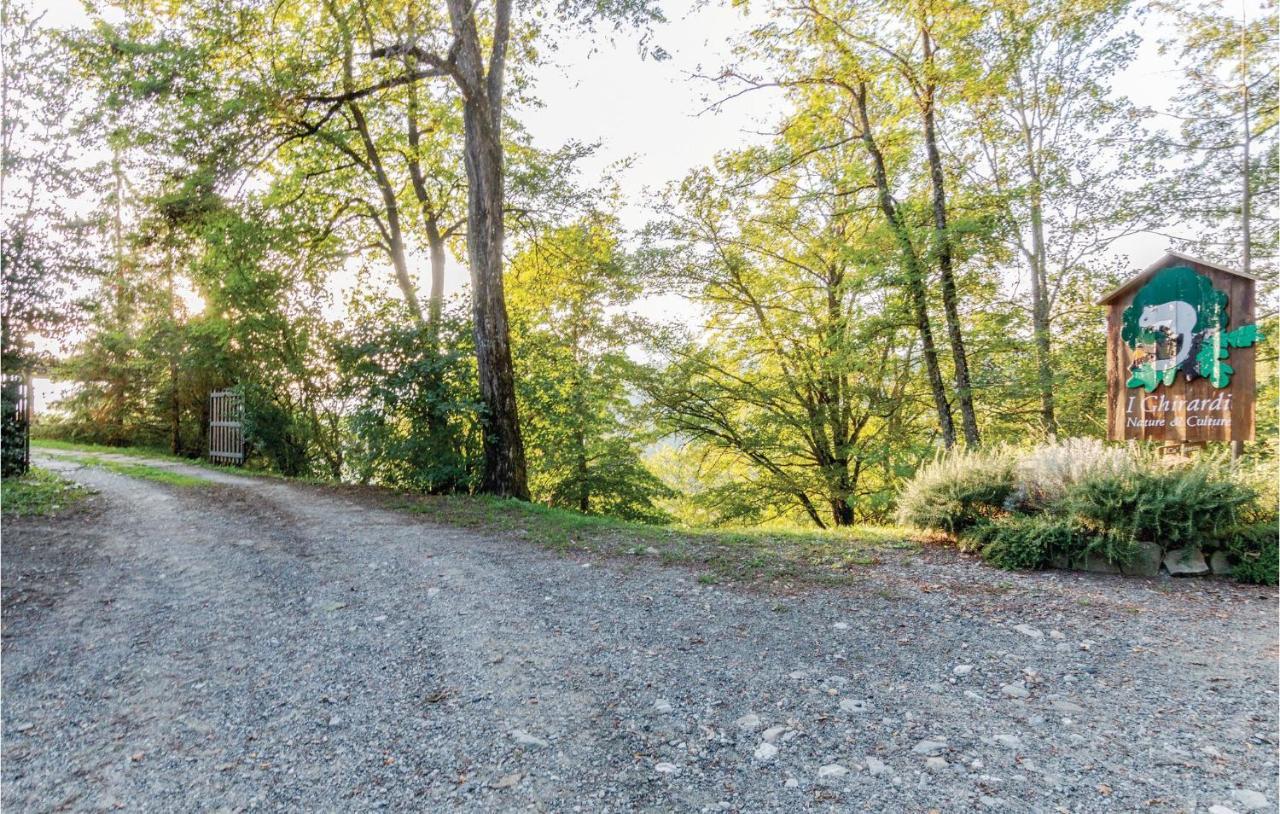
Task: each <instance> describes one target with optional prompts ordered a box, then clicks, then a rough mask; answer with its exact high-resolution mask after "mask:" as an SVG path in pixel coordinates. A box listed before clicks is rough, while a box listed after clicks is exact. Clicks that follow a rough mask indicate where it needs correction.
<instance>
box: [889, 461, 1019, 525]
mask: <svg viewBox="0 0 1280 814" xmlns="http://www.w3.org/2000/svg"><path fill="white" fill-rule="evenodd" d="M1013 467H1014V458H1013V456H1012V455H1011V454H1010V453H1009V451H1008V450H1005V449H996V450H981V451H976V452H975V451H956V452H953V453H951V454H950V455H945V456H940V457H939V458H937V459H936V460H934V461H933V462H932V463H929V464H926V465H924V466H922V467H921V468H920V469H919V470H918V471H917V472H916V475H915V477H914V478H912V479H911V482H910V483H908V484H907V486H906V488H905V489H903V490H902V492H901V494H899V496H898V519H899V521H900V522H902V523H905V524H908V525H912V526H917V527H920V528H926V529H933V530H936V531H943V532H946V533H947V534H950V535H952V536H959V535H961V534H964V533H965V532H966V531H968V530H969V529H972V528H974V527H976V526H979V525H981V524H985V523H988V522H989V521H991V520H993V519H994V518H997V517H1000V516H1002V515H1004V514H1007V513H1008V508H1007V505H1006V504H1007V502H1008V500H1009V497H1010V495H1011V494H1012V493H1013V489H1014V469H1013Z"/></svg>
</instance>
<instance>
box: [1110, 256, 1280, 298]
mask: <svg viewBox="0 0 1280 814" xmlns="http://www.w3.org/2000/svg"><path fill="white" fill-rule="evenodd" d="M1178 261H1182V262H1184V263H1195V264H1197V265H1201V266H1208V267H1209V268H1211V269H1215V270H1217V271H1222V272H1226V273H1227V274H1234V275H1235V276H1237V277H1243V278H1245V279H1246V280H1254V281H1257V280H1259V279H1260V278H1258V277H1254V276H1253V275H1252V274H1245V273H1244V272H1243V271H1237V270H1236V269H1233V268H1227V267H1226V266H1224V265H1222V264H1221V263H1215V262H1213V261H1212V260H1204V259H1202V258H1199V257H1192V256H1191V255H1189V254H1183V253H1182V252H1175V251H1173V250H1171V249H1170V250H1166V251H1165V253H1164V256H1163V257H1161V258H1160V259H1159V260H1157V261H1156V262H1154V263H1152V264H1151V265H1149V266H1147V267H1146V268H1145V269H1143V270H1142V271H1140V272H1138V273H1137V274H1135V275H1134V276H1132V277H1130V278H1129V279H1128V280H1126V281H1125V282H1123V283H1121V284H1120V285H1119V286H1117V287H1116V288H1113V289H1112V290H1111V291H1109V292H1107V293H1106V294H1104V295H1103V296H1102V297H1101V298H1100V299H1099V300H1098V302H1097V303H1096V304H1097V305H1106V304H1107V303H1109V302H1111V301H1112V300H1114V299H1116V298H1117V297H1120V296H1122V295H1123V294H1126V293H1128V292H1129V291H1130V290H1132V289H1134V288H1137V287H1138V286H1140V285H1142V284H1143V283H1145V282H1146V281H1147V280H1149V279H1151V277H1152V276H1153V275H1154V274H1155V273H1156V272H1157V271H1159V270H1161V269H1164V268H1169V267H1170V266H1173V265H1176V263H1177V262H1178Z"/></svg>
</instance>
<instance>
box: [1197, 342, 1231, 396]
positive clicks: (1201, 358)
mask: <svg viewBox="0 0 1280 814" xmlns="http://www.w3.org/2000/svg"><path fill="white" fill-rule="evenodd" d="M1225 339H1226V334H1223V333H1222V332H1221V331H1214V332H1213V333H1212V334H1210V335H1209V336H1206V337H1205V338H1204V341H1203V342H1202V343H1201V345H1200V352H1199V353H1197V354H1196V370H1197V371H1199V373H1200V375H1201V376H1204V377H1205V378H1206V379H1208V380H1209V381H1210V382H1211V383H1212V384H1213V386H1214V387H1226V386H1227V385H1229V384H1231V374H1232V373H1234V372H1235V370H1234V369H1233V368H1232V367H1231V365H1229V364H1227V363H1226V362H1225V361H1223V360H1224V359H1226V358H1227V354H1228V353H1229V351H1228V350H1227V342H1226V341H1224V340H1225Z"/></svg>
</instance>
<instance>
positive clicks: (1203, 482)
mask: <svg viewBox="0 0 1280 814" xmlns="http://www.w3.org/2000/svg"><path fill="white" fill-rule="evenodd" d="M1276 504H1277V500H1276V495H1275V474H1274V471H1273V470H1272V469H1270V468H1260V469H1248V468H1245V467H1233V466H1232V465H1231V464H1230V463H1229V462H1227V461H1225V460H1224V459H1223V458H1221V457H1219V456H1212V455H1202V456H1201V457H1199V458H1198V459H1197V460H1195V461H1194V462H1191V463H1181V464H1175V463H1169V462H1167V461H1164V460H1161V459H1159V458H1158V457H1156V456H1154V455H1152V454H1150V453H1148V452H1146V451H1143V450H1140V449H1139V450H1136V451H1130V450H1125V449H1124V448H1121V447H1106V446H1105V445H1103V444H1102V443H1101V442H1092V441H1081V440H1073V441H1067V442H1063V443H1061V444H1054V445H1047V446H1043V447H1039V448H1035V449H1031V450H1024V451H1017V450H1012V449H1009V448H1001V449H995V450H990V451H983V452H962V453H956V454H953V455H950V456H947V457H944V458H940V459H939V460H937V461H935V462H933V463H932V464H930V465H928V466H926V467H923V468H922V469H921V470H920V472H919V473H917V475H916V477H915V478H914V479H913V480H912V481H911V483H910V484H909V485H908V486H907V488H906V489H904V490H903V492H902V495H901V497H900V502H899V514H900V519H901V521H902V522H904V523H906V524H909V525H914V526H917V527H920V528H925V529H931V530H934V531H939V532H943V533H945V534H947V535H949V536H950V537H951V538H952V539H953V540H955V541H956V543H957V545H958V546H959V547H960V548H961V549H962V550H967V551H975V552H978V553H979V554H981V556H982V557H983V559H985V560H986V561H988V562H990V563H992V564H993V565H996V566H998V567H1001V568H1008V569H1031V568H1043V567H1045V566H1047V565H1048V564H1049V563H1050V562H1051V561H1053V560H1055V559H1065V560H1067V561H1069V562H1072V563H1081V562H1084V561H1085V560H1087V559H1102V560H1105V561H1106V562H1108V563H1111V564H1112V565H1116V566H1119V567H1121V568H1123V567H1125V566H1127V565H1129V564H1130V563H1131V562H1132V561H1133V559H1134V557H1135V556H1136V555H1137V553H1138V551H1139V543H1144V542H1145V543H1156V544H1158V545H1159V546H1160V547H1161V549H1162V551H1168V550H1171V549H1177V548H1183V547H1186V546H1198V547H1200V548H1201V549H1202V550H1203V551H1204V552H1205V553H1206V554H1210V553H1213V552H1216V551H1221V552H1223V553H1225V554H1226V555H1227V556H1228V558H1229V561H1230V562H1231V563H1232V564H1233V566H1234V571H1233V575H1234V576H1235V577H1236V578H1237V579H1239V580H1240V581H1243V582H1253V583H1264V584H1276V582H1277V570H1278V567H1280V563H1278V558H1280V554H1278V552H1277V537H1278V536H1280V518H1278V517H1277V510H1276Z"/></svg>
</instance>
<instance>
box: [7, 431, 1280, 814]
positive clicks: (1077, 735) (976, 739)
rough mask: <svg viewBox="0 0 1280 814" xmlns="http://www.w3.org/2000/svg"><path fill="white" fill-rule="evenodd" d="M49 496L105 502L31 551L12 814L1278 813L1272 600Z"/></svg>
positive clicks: (1192, 584) (362, 514)
mask: <svg viewBox="0 0 1280 814" xmlns="http://www.w3.org/2000/svg"><path fill="white" fill-rule="evenodd" d="M38 463H40V464H41V465H44V466H47V467H49V468H52V469H57V470H59V471H62V472H63V473H64V474H66V475H68V476H69V477H73V478H74V479H76V480H78V481H81V482H83V483H85V484H87V485H89V486H91V487H93V488H94V489H96V490H97V491H98V493H99V494H98V495H97V496H96V497H94V498H92V499H91V502H90V504H89V505H87V506H86V507H84V508H81V509H78V510H75V511H72V512H70V513H68V514H65V515H63V516H60V517H55V518H46V519H37V518H31V519H21V520H13V521H9V520H6V521H5V524H4V529H3V531H4V547H3V602H4V616H3V767H2V769H0V772H2V777H3V797H2V802H3V805H4V809H5V811H6V812H10V811H12V812H36V811H100V810H120V809H123V810H127V811H161V812H197V811H241V810H257V811H341V812H355V811H377V810H386V811H451V810H464V811H556V812H561V811H564V812H592V813H593V814H594V813H595V812H633V811H641V812H668V811H740V812H774V811H776V812H795V811H876V812H881V811H883V812H897V811H927V810H930V809H936V810H938V811H942V812H952V811H955V812H969V811H982V810H993V811H1010V812H1023V811H1046V812H1052V811H1069V812H1076V811H1079V812H1093V811H1106V812H1120V811H1135V810H1141V811H1185V812H1209V811H1213V812H1214V814H1221V813H1222V812H1223V811H1227V810H1230V811H1235V812H1241V814H1242V813H1243V812H1245V811H1249V810H1259V811H1275V806H1276V802H1277V794H1276V786H1275V783H1276V773H1277V759H1276V754H1277V751H1276V746H1277V737H1276V731H1277V684H1276V670H1277V630H1276V610H1277V595H1276V591H1275V590H1274V589H1258V588H1247V587H1241V586H1237V585H1232V584H1227V583H1223V582H1219V581H1210V580H1176V581H1170V580H1167V579H1166V580H1164V581H1158V580H1134V579H1121V578H1116V577H1104V576H1091V575H1082V574H1068V573H1045V574H1008V573H1003V572H999V571H994V570H991V569H989V568H987V567H985V566H983V565H981V564H979V563H976V562H974V561H972V560H970V559H967V558H963V557H960V556H958V555H954V554H951V553H948V552H934V551H925V552H921V553H906V554H903V555H902V557H901V559H898V560H892V561H888V562H885V563H884V564H882V565H879V566H873V567H868V568H867V569H866V570H867V575H866V577H865V579H862V580H860V581H858V582H857V583H855V584H853V585H850V586H848V587H844V588H811V589H806V590H797V591H793V592H789V593H781V592H777V591H773V592H769V591H761V590H754V589H752V590H748V589H740V588H732V587H724V586H718V585H703V584H700V583H699V581H698V579H697V577H698V574H697V573H696V572H692V571H689V570H686V569H684V568H680V567H663V566H662V565H660V564H659V563H658V562H657V561H656V558H633V559H628V560H608V559H602V558H598V557H594V556H590V555H586V554H556V553H553V552H549V551H546V550H542V549H539V548H537V547H535V546H533V545H530V544H528V543H524V542H521V541H519V540H516V539H512V538H507V537H504V536H503V535H502V534H500V533H489V532H480V531H475V530H459V529H452V528H444V527H439V526H434V525H431V524H429V523H427V522H424V520H423V518H422V517H420V516H415V515H410V514H405V513H399V512H395V511H390V510H387V509H383V508H379V507H378V506H377V505H374V503H373V502H372V501H370V500H368V499H363V498H361V497H359V496H350V495H344V494H341V493H335V492H334V491H333V490H327V489H322V488H318V487H313V486H308V485H305V484H296V483H286V482H283V481H278V480H273V479H265V478H245V477H239V476H234V475H230V474H223V473H211V472H209V471H208V470H204V469H200V468H193V467H178V468H180V469H182V471H184V472H188V473H190V474H194V475H199V476H201V477H205V478H206V479H208V480H210V483H209V485H208V486H206V487H186V488H182V487H171V486H166V485H161V484H157V483H153V482H148V481H143V480H137V479H131V478H128V477H124V476H121V475H116V474H111V473H108V472H105V471H102V470H99V469H92V468H83V467H80V466H79V465H78V464H75V463H72V462H70V461H68V460H66V459H65V458H62V459H59V458H56V457H53V456H51V455H50V453H47V452H44V453H40V460H38ZM1215 806H1218V807H1219V808H1214V807H1215Z"/></svg>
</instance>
